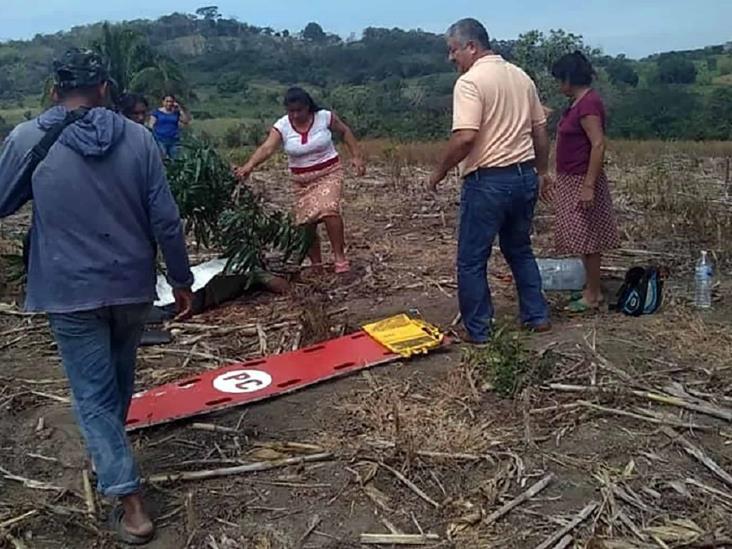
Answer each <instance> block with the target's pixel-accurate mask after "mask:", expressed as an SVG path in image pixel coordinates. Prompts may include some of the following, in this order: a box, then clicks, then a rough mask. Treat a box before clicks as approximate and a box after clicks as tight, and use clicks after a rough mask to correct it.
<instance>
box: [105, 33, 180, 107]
mask: <svg viewBox="0 0 732 549" xmlns="http://www.w3.org/2000/svg"><path fill="white" fill-rule="evenodd" d="M92 49H94V50H96V51H97V52H99V53H100V54H101V55H102V56H103V57H104V58H105V59H106V60H107V63H108V67H107V68H108V70H109V74H110V76H111V77H112V78H113V79H114V80H115V82H116V83H117V85H118V86H119V90H120V91H121V92H127V91H134V92H139V93H144V94H147V95H150V96H153V97H162V96H164V95H165V94H170V93H172V94H175V95H180V96H181V97H190V96H191V88H190V85H189V84H188V82H187V80H186V78H185V76H184V75H183V72H182V71H181V69H180V67H179V66H178V64H177V63H176V62H175V61H173V60H172V59H170V58H168V57H166V56H164V55H161V54H159V53H157V52H155V51H154V50H153V49H152V48H151V47H150V45H149V44H148V43H147V41H146V40H145V38H144V37H143V36H142V34H140V33H139V32H137V31H135V30H133V29H130V28H128V27H125V26H124V25H110V24H109V23H104V25H102V35H101V37H100V39H99V40H96V41H94V42H93V43H92Z"/></svg>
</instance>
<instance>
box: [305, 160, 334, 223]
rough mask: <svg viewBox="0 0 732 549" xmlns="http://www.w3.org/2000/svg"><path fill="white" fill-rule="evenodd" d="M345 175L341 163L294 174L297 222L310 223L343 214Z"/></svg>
mask: <svg viewBox="0 0 732 549" xmlns="http://www.w3.org/2000/svg"><path fill="white" fill-rule="evenodd" d="M343 176H344V174H343V167H342V166H341V165H340V164H336V165H335V166H329V167H328V168H325V169H323V170H318V171H315V172H308V173H302V174H292V187H293V192H294V194H295V207H294V214H295V223H296V224H298V225H309V224H312V223H317V222H318V221H321V220H323V219H324V218H326V217H331V216H334V215H341V194H342V190H343Z"/></svg>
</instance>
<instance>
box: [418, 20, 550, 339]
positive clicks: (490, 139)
mask: <svg viewBox="0 0 732 549" xmlns="http://www.w3.org/2000/svg"><path fill="white" fill-rule="evenodd" d="M447 45H448V49H449V57H450V61H452V62H453V63H454V64H455V65H456V66H457V68H458V70H459V71H460V72H461V73H462V75H461V76H460V78H459V79H458V81H457V83H456V84H455V92H454V112H453V127H452V130H453V134H452V138H451V139H450V142H449V143H448V146H447V150H446V151H445V153H444V155H443V157H442V159H441V161H440V163H439V165H438V166H437V168H435V171H434V173H433V174H432V176H431V177H430V187H431V188H432V189H433V190H436V189H437V185H438V184H439V183H440V181H442V180H443V179H444V178H445V177H446V175H447V173H448V172H449V171H450V170H452V169H453V168H454V167H455V166H458V165H459V169H460V176H461V177H462V179H463V187H462V193H461V199H460V231H459V236H458V260H457V266H458V298H459V301H460V312H461V313H462V317H463V324H464V325H465V328H466V330H467V340H468V341H469V342H472V343H485V342H486V341H488V339H489V338H490V333H491V324H492V320H493V304H492V302H491V294H490V288H489V287H488V279H487V269H488V266H487V263H488V260H489V258H490V255H491V250H492V248H493V242H494V241H495V238H496V236H498V238H499V241H500V246H501V251H502V252H503V255H504V257H505V258H506V260H507V261H508V264H509V265H510V267H511V271H512V272H513V276H514V279H515V280H516V287H517V290H518V296H519V308H520V315H521V322H522V324H523V325H524V327H526V328H528V329H531V330H534V331H547V330H549V329H550V326H551V325H550V323H549V308H548V306H547V303H546V300H545V299H544V296H543V294H542V290H541V277H540V275H539V269H538V267H537V264H536V259H535V257H534V252H533V251H532V249H531V236H530V235H531V225H532V220H533V217H534V207H535V206H536V201H537V198H538V196H539V191H540V188H541V187H542V186H543V185H545V184H547V183H548V179H547V177H548V176H547V168H548V163H549V138H548V136H547V130H546V115H545V113H544V109H543V108H542V106H541V102H540V100H539V96H538V94H537V91H536V86H535V85H534V83H533V82H532V80H531V79H530V78H529V77H528V76H527V75H526V73H525V72H524V71H522V70H521V69H520V68H518V67H516V66H515V65H512V64H511V63H508V62H507V61H505V60H504V59H503V58H502V57H501V56H500V55H497V54H495V53H494V52H493V51H492V50H491V46H490V40H489V38H488V32H487V31H486V30H485V27H483V25H482V24H481V23H480V22H478V21H476V20H475V19H462V20H460V21H458V22H457V23H455V24H454V25H452V26H451V27H450V28H449V29H448V31H447Z"/></svg>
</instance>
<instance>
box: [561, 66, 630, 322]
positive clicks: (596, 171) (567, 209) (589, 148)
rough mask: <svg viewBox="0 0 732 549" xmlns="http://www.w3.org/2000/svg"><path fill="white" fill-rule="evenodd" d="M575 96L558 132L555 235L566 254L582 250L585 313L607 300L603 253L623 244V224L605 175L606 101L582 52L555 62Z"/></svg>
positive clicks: (577, 303) (573, 307)
mask: <svg viewBox="0 0 732 549" xmlns="http://www.w3.org/2000/svg"><path fill="white" fill-rule="evenodd" d="M552 75H553V76H554V78H556V79H557V80H558V81H559V86H560V89H561V91H562V93H563V94H564V95H566V96H567V97H569V98H570V100H571V103H570V106H569V108H568V109H567V110H566V111H565V112H564V114H563V115H562V118H561V120H560V122H559V128H558V131H557V179H556V183H555V189H552V191H553V192H552V193H551V194H552V195H553V199H554V204H555V208H556V214H557V215H556V224H555V235H556V243H557V248H558V251H559V252H560V253H563V254H572V255H581V256H582V259H583V261H584V264H585V271H586V272H587V284H586V286H585V289H584V291H583V292H582V295H581V296H578V297H577V299H575V300H574V301H572V303H571V304H570V306H569V310H570V311H572V312H585V311H588V310H591V309H597V308H599V307H600V306H601V305H602V304H603V303H604V301H605V298H604V296H603V294H602V286H601V285H600V265H601V262H602V252H604V251H607V250H610V249H613V248H616V247H617V246H618V245H619V238H618V229H617V223H616V220H615V213H614V211H613V203H612V199H611V197H610V188H609V186H608V181H607V177H606V176H605V170H604V162H605V106H604V105H603V102H602V98H601V97H600V95H599V94H598V93H597V92H596V91H595V90H593V89H592V87H591V84H592V79H593V77H594V75H595V72H594V70H593V68H592V65H591V64H590V62H589V61H588V59H587V58H586V57H585V56H584V55H583V54H582V53H580V52H575V53H571V54H568V55H565V56H564V57H562V58H561V59H559V61H557V62H556V63H555V64H554V66H553V67H552Z"/></svg>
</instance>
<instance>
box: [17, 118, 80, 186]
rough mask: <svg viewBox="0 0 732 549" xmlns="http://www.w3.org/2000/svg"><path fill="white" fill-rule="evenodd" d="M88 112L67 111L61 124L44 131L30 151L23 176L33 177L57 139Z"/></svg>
mask: <svg viewBox="0 0 732 549" xmlns="http://www.w3.org/2000/svg"><path fill="white" fill-rule="evenodd" d="M89 110H90V109H89V107H80V108H78V109H75V110H73V111H69V112H67V113H66V116H65V117H64V119H63V120H62V121H61V122H59V123H58V124H54V125H53V126H51V128H49V129H48V131H46V134H45V135H44V136H43V137H42V138H41V140H40V141H39V142H38V143H37V144H36V145H35V146H34V147H33V148H32V149H31V153H30V155H31V156H30V162H29V164H28V167H27V169H26V172H25V175H26V177H27V178H28V179H29V180H30V179H31V178H32V177H33V173H34V172H35V171H36V168H37V167H38V165H39V164H40V163H41V162H43V159H44V158H46V156H47V155H48V152H49V151H50V150H51V147H53V145H54V144H55V143H56V141H58V138H59V137H61V134H62V133H63V131H64V130H65V129H66V128H68V127H69V126H70V125H71V124H73V123H74V122H77V121H79V120H81V119H82V118H84V117H85V116H86V114H87V113H88V112H89ZM29 182H30V181H29Z"/></svg>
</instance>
